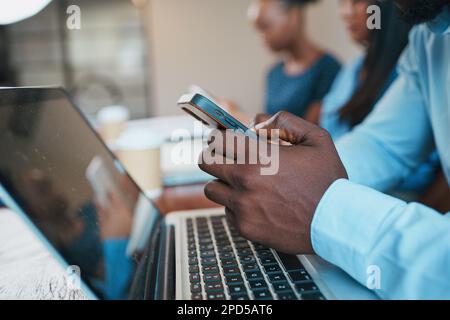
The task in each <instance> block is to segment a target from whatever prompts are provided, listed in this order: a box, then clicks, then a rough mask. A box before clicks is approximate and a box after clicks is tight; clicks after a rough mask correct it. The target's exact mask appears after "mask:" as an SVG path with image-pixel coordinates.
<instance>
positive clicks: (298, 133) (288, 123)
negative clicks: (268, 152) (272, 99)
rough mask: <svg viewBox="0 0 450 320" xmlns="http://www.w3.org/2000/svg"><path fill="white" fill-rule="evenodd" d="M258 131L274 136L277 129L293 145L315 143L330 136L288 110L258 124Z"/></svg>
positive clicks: (281, 136) (282, 137)
mask: <svg viewBox="0 0 450 320" xmlns="http://www.w3.org/2000/svg"><path fill="white" fill-rule="evenodd" d="M255 129H256V130H257V132H259V131H263V132H264V134H266V135H267V136H269V137H270V136H273V134H274V131H272V130H277V134H278V137H279V138H280V139H282V140H284V141H287V142H289V143H291V144H293V145H300V144H301V145H315V144H318V143H320V142H321V141H324V140H325V139H324V138H328V137H329V135H328V133H327V132H326V131H325V130H323V129H321V128H320V127H318V126H316V125H314V124H312V123H310V122H308V121H306V120H304V119H302V118H300V117H296V116H294V115H293V114H290V113H288V112H279V113H277V114H276V115H275V116H273V117H272V118H270V119H269V120H267V121H265V122H262V123H260V124H258V125H257V126H256V127H255Z"/></svg>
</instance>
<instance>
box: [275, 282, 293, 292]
mask: <svg viewBox="0 0 450 320" xmlns="http://www.w3.org/2000/svg"><path fill="white" fill-rule="evenodd" d="M273 289H274V290H275V291H277V292H282V291H287V290H291V286H290V285H289V283H288V282H287V281H286V282H277V283H274V284H273Z"/></svg>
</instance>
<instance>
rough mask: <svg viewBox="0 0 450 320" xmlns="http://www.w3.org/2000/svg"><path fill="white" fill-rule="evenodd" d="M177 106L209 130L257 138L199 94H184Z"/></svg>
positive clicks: (253, 133)
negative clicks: (232, 132)
mask: <svg viewBox="0 0 450 320" xmlns="http://www.w3.org/2000/svg"><path fill="white" fill-rule="evenodd" d="M178 105H179V106H180V107H181V108H182V109H183V110H184V111H185V112H187V113H188V114H190V115H191V116H192V117H194V118H195V119H197V120H198V121H200V122H202V123H203V124H204V125H206V126H208V127H210V128H213V129H220V130H228V129H231V130H233V131H236V132H239V133H242V134H244V135H246V136H249V137H252V138H256V137H257V135H256V133H255V132H254V131H252V130H250V129H249V128H247V127H246V126H245V125H244V124H242V123H241V122H240V121H239V120H237V119H236V118H234V117H233V116H232V115H231V114H229V113H228V112H227V111H225V110H224V109H223V108H221V107H220V106H218V105H217V104H216V103H215V102H213V101H211V100H210V99H208V98H207V97H205V96H204V95H201V94H199V93H193V94H185V95H183V96H182V97H181V98H180V100H178Z"/></svg>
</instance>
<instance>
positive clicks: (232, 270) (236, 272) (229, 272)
mask: <svg viewBox="0 0 450 320" xmlns="http://www.w3.org/2000/svg"><path fill="white" fill-rule="evenodd" d="M223 273H224V274H225V276H230V275H240V274H241V271H240V270H239V268H238V267H225V268H223Z"/></svg>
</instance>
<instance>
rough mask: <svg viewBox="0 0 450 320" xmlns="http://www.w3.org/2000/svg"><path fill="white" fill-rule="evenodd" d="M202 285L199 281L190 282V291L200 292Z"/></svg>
mask: <svg viewBox="0 0 450 320" xmlns="http://www.w3.org/2000/svg"><path fill="white" fill-rule="evenodd" d="M201 292H202V285H201V284H200V283H193V284H191V293H201Z"/></svg>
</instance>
